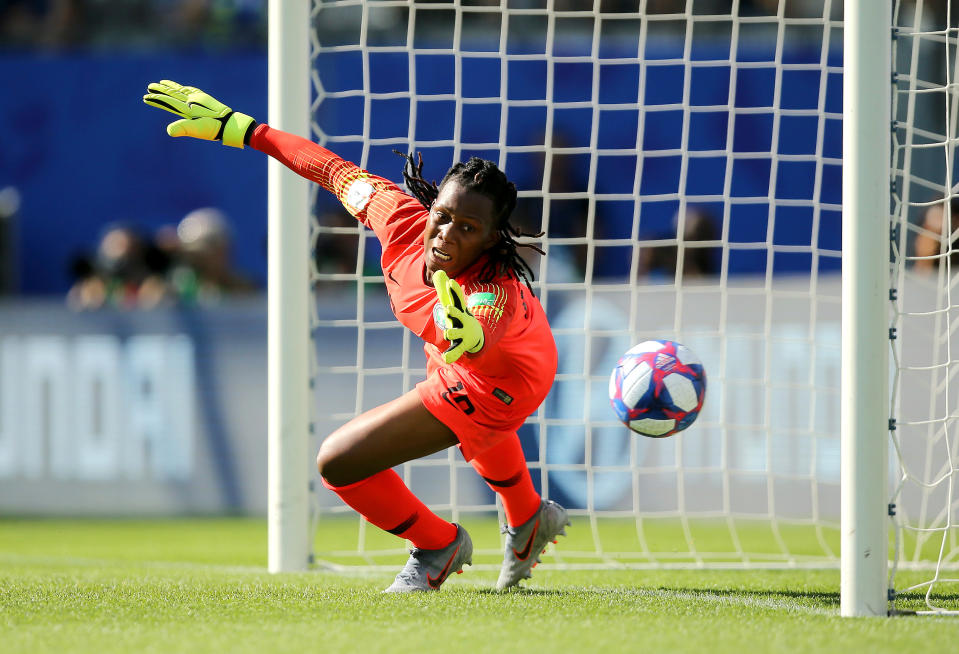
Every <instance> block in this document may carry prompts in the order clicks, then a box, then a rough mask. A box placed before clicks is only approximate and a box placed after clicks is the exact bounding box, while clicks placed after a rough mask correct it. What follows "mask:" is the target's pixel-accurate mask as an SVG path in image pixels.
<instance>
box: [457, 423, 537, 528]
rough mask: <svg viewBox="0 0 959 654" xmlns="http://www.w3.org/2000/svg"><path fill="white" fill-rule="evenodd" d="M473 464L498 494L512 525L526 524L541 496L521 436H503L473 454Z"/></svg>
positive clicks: (535, 510) (509, 523) (507, 518)
mask: <svg viewBox="0 0 959 654" xmlns="http://www.w3.org/2000/svg"><path fill="white" fill-rule="evenodd" d="M470 464H471V465H472V466H473V469H474V470H476V472H478V473H479V475H480V477H482V478H483V481H485V482H486V483H487V485H489V487H490V488H491V489H492V490H493V491H494V492H495V493H496V494H497V495H499V498H500V500H501V501H502V502H503V509H504V510H505V512H506V522H507V524H508V525H509V526H510V527H516V526H518V525H521V524H523V523H524V522H526V521H527V520H529V519H530V518H531V517H532V516H533V514H534V513H536V512H537V511H538V510H539V506H540V496H539V493H537V492H536V489H535V488H533V480H532V479H531V478H530V476H529V467H527V465H526V457H525V455H524V454H523V447H522V445H520V442H519V436H517V435H516V434H513V435H512V436H509V437H507V438H504V439H503V440H502V441H500V442H499V443H497V444H496V445H494V446H493V447H491V448H489V449H487V450H485V451H483V452H481V453H479V454H477V455H476V456H474V457H473V459H472V460H471V461H470Z"/></svg>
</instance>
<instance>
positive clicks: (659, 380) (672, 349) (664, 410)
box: [609, 341, 706, 438]
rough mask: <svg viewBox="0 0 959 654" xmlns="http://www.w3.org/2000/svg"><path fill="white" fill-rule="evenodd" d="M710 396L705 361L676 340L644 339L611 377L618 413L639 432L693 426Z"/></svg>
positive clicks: (660, 434) (655, 434) (664, 432)
mask: <svg viewBox="0 0 959 654" xmlns="http://www.w3.org/2000/svg"><path fill="white" fill-rule="evenodd" d="M704 399H706V371H705V369H704V368H703V362H702V361H700V360H699V357H697V356H696V355H695V354H693V351H692V350H690V349H689V348H688V347H686V346H685V345H682V344H680V343H676V342H675V341H643V342H642V343H640V344H639V345H636V346H634V347H632V348H630V350H629V351H628V352H626V354H624V355H623V356H622V357H621V358H620V360H619V362H618V363H617V364H616V367H615V368H613V374H612V375H610V378H609V401H610V404H612V405H613V410H614V411H615V412H616V416H617V417H618V418H619V419H620V420H621V421H622V423H623V424H624V425H626V426H627V427H629V428H630V429H632V430H633V431H634V432H636V433H637V434H642V435H643V436H649V437H650V438H665V437H666V436H672V435H673V434H675V433H676V432H679V431H682V430H684V429H686V428H687V427H689V426H690V425H691V424H693V421H695V420H696V416H698V415H699V412H700V410H701V409H702V408H703V400H704Z"/></svg>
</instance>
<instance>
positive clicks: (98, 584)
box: [0, 518, 959, 654]
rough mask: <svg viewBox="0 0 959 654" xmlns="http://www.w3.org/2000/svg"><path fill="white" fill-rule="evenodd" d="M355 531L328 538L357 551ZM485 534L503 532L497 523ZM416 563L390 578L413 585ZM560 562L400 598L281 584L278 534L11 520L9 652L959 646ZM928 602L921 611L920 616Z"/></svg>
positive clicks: (813, 584) (747, 575)
mask: <svg viewBox="0 0 959 654" xmlns="http://www.w3.org/2000/svg"><path fill="white" fill-rule="evenodd" d="M356 525H357V522H356V521H355V520H330V521H327V522H325V523H324V524H323V528H324V529H325V530H327V532H328V533H329V534H330V536H331V538H332V539H333V540H334V541H335V540H337V539H338V538H339V539H340V540H342V541H344V542H345V541H348V540H350V538H351V537H353V538H355V534H356ZM480 526H482V525H478V526H474V527H472V529H474V530H478V529H479V527H480ZM485 527H488V529H489V530H490V531H491V532H492V533H495V529H496V527H495V524H493V523H492V521H490V522H489V524H488V525H485ZM574 528H575V524H574ZM560 547H562V540H561V541H560ZM403 560H404V557H403V556H402V555H401V554H397V555H391V558H390V557H387V559H386V561H385V563H387V564H389V563H392V562H395V564H396V565H395V567H396V569H397V570H398V569H399V566H400V565H402V562H403ZM549 561H550V559H549V558H547V559H545V560H544V562H545V563H546V564H547V565H544V566H542V567H539V568H537V569H536V570H535V571H534V576H533V579H532V580H530V581H529V582H528V585H527V586H526V587H525V588H524V589H522V590H519V591H514V592H508V593H497V592H494V591H493V590H492V587H493V583H494V581H495V578H496V572H495V570H494V569H493V566H488V565H484V566H478V567H480V568H481V569H479V570H470V569H469V568H467V569H466V572H465V573H464V574H463V575H457V576H454V577H453V578H452V579H450V580H449V581H448V582H447V583H446V585H445V586H444V587H443V589H442V591H440V592H438V593H430V594H423V595H414V596H387V595H382V594H381V593H380V590H381V589H382V588H384V587H385V586H386V585H388V584H389V582H390V580H391V579H392V576H393V573H395V570H393V571H392V572H390V571H383V572H379V571H376V572H369V571H367V572H365V573H352V574H349V573H347V574H344V573H332V572H321V571H314V572H308V573H302V574H282V575H271V574H268V573H267V572H266V571H265V564H266V524H265V521H264V520H262V519H225V518H224V519H199V518H198V519H179V520H151V521H146V520H84V521H80V520H53V519H47V520H27V519H3V520H0V652H3V653H4V654H14V653H19V652H31V653H37V652H58V653H59V652H80V653H83V652H96V653H97V654H108V653H110V652H124V653H126V652H162V653H163V654H173V653H177V654H179V653H184V652H256V653H257V654H266V653H267V652H270V653H272V652H287V651H295V652H308V651H318V652H324V653H328V652H417V653H422V652H450V651H453V652H460V651H462V652H496V653H505V652H591V653H598V652H621V651H643V652H662V651H676V652H709V654H718V653H721V652H736V653H737V654H742V652H743V651H746V652H748V653H749V654H753V653H754V652H756V653H758V652H844V653H845V654H849V653H852V652H903V651H905V650H908V649H912V650H921V651H924V652H953V651H956V648H957V643H959V618H941V617H896V618H892V619H883V618H869V619H843V618H840V617H839V615H838V614H839V572H838V571H837V570H787V571H783V570H757V571H738V570H603V571H597V570H558V569H556V568H555V567H554V568H552V569H551V568H550V567H549V565H548V563H549ZM377 563H382V562H381V561H378V562H377ZM919 599H920V597H919V596H918V595H913V596H910V597H909V598H907V601H908V602H912V603H914V604H915V607H916V608H919V607H920V602H919ZM941 599H943V601H946V602H951V603H953V604H955V603H956V600H957V597H956V596H955V595H953V596H946V597H943V598H941Z"/></svg>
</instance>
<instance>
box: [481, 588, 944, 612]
mask: <svg viewBox="0 0 959 654" xmlns="http://www.w3.org/2000/svg"><path fill="white" fill-rule="evenodd" d="M469 590H470V592H474V593H476V594H479V595H491V596H502V597H510V596H528V597H571V596H575V595H614V594H623V595H640V596H653V595H672V596H683V595H688V596H698V597H702V598H705V599H710V598H711V599H723V598H744V597H747V598H748V597H751V598H755V599H757V600H760V601H764V602H775V601H783V602H812V603H816V604H819V605H820V606H823V607H824V608H839V592H838V591H835V592H834V591H828V592H826V591H802V590H749V589H741V588H729V589H727V588H690V587H679V588H672V587H668V586H662V585H660V586H656V587H649V588H646V587H636V588H626V587H618V588H602V587H581V588H566V589H541V588H512V589H509V590H496V589H495V588H471V589H469ZM950 597H954V596H945V597H943V598H942V599H946V600H948V599H949V598H950ZM916 598H918V599H922V596H916Z"/></svg>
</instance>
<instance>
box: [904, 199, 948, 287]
mask: <svg viewBox="0 0 959 654" xmlns="http://www.w3.org/2000/svg"><path fill="white" fill-rule="evenodd" d="M945 209H946V202H945V200H944V199H943V198H941V197H940V198H935V199H933V204H930V205H929V206H927V207H926V208H925V209H924V210H923V212H922V213H921V214H920V215H919V228H918V230H917V231H916V236H915V238H914V239H913V242H912V253H913V256H915V257H917V258H916V259H915V260H914V261H913V269H914V270H915V271H916V272H919V273H931V272H934V271H935V270H936V269H937V268H938V267H939V262H940V261H941V260H942V258H943V256H948V257H949V260H950V262H951V263H952V266H953V267H956V266H959V236H957V235H956V229H959V197H953V198H950V200H949V213H950V214H951V219H950V225H949V229H948V231H946V232H944V231H943V230H944V229H945V220H944V219H945ZM956 270H959V268H956Z"/></svg>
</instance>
